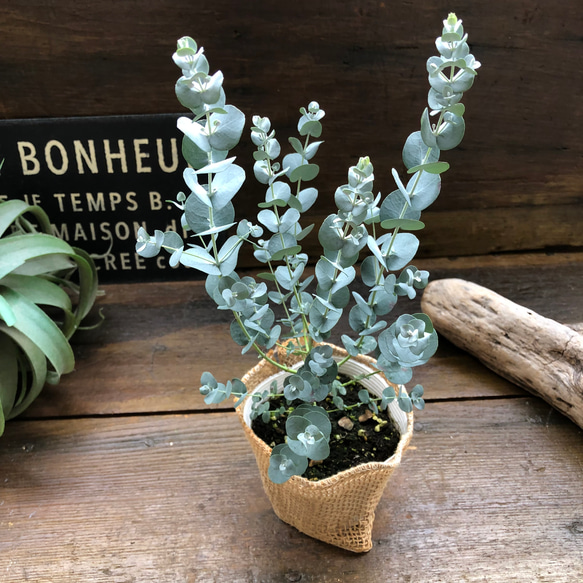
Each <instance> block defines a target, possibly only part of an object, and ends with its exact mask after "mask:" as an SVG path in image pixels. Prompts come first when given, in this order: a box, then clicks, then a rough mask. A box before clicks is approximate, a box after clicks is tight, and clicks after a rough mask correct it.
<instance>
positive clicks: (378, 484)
mask: <svg viewBox="0 0 583 583" xmlns="http://www.w3.org/2000/svg"><path fill="white" fill-rule="evenodd" d="M333 349H334V353H335V354H336V355H338V356H341V357H344V356H346V352H345V351H344V350H343V349H341V348H338V347H337V346H333ZM270 357H271V358H276V359H277V360H278V361H279V362H282V363H285V364H286V365H293V364H295V363H297V362H298V361H299V359H298V358H297V357H295V358H294V357H290V356H288V355H286V354H285V351H284V350H283V349H280V350H279V351H276V352H274V353H273V354H271V355H270ZM355 360H358V361H360V362H362V363H363V364H367V365H369V366H370V365H374V362H375V361H374V360H373V359H372V358H370V357H367V356H359V357H356V359H355ZM278 372H280V371H279V369H277V368H276V367H275V366H273V365H272V364H270V363H269V362H267V361H265V360H262V361H261V362H260V363H259V364H258V365H256V366H255V367H254V368H252V369H251V370H250V371H248V372H247V374H246V375H245V376H244V377H243V379H242V381H243V382H244V383H245V385H246V386H247V389H248V390H249V392H252V391H253V390H254V389H255V387H256V386H257V385H258V384H259V383H260V382H261V381H263V380H265V379H267V378H269V377H270V376H272V375H274V374H276V373H278ZM387 384H390V383H389V382H388V381H387ZM243 408H244V404H241V405H240V406H239V407H237V413H238V416H239V420H240V421H241V425H242V426H243V430H244V432H245V435H246V437H247V439H248V440H249V443H250V444H251V448H252V450H253V453H254V454H255V458H256V460H257V466H258V467H259V472H260V475H261V481H262V483H263V488H264V490H265V493H266V494H267V496H268V498H269V500H270V502H271V505H272V506H273V510H274V512H275V513H276V515H277V516H278V517H279V518H280V519H281V520H283V521H284V522H287V523H288V524H291V525H292V526H294V527H295V528H297V529H298V530H299V531H300V532H303V533H304V534H307V535H309V536H311V537H313V538H315V539H318V540H321V541H324V542H327V543H329V544H332V545H335V546H337V547H340V548H342V549H346V550H349V551H353V552H357V553H360V552H366V551H369V550H370V549H371V548H372V526H373V522H374V517H375V509H376V507H377V505H378V503H379V501H380V499H381V496H382V494H383V490H384V489H385V486H386V484H387V481H388V479H389V478H390V476H391V474H392V473H393V471H394V470H395V468H396V467H397V466H398V465H399V463H400V461H401V456H402V454H403V452H404V451H405V449H406V448H407V446H408V445H409V442H410V440H411V436H412V434H413V414H412V413H409V414H408V415H407V431H406V432H405V433H404V434H402V435H401V439H400V441H399V444H398V446H397V450H396V452H395V454H394V455H393V456H391V457H390V458H389V459H388V460H386V461H384V462H370V463H366V464H361V465H359V466H355V467H353V468H350V469H348V470H345V471H343V472H340V473H338V474H336V475H334V476H331V477H330V478H326V479H324V480H320V481H317V482H311V481H309V480H307V479H306V478H301V477H299V476H293V477H292V478H291V479H290V480H288V481H287V482H285V483H284V484H274V483H273V482H272V481H271V480H270V479H269V477H268V475H267V471H268V468H269V456H270V455H271V448H270V447H269V446H268V445H267V444H266V443H265V442H264V441H263V440H262V439H260V438H259V437H257V436H256V435H255V433H254V432H253V431H252V430H251V428H250V427H249V426H248V425H247V423H246V422H245V420H244V417H243Z"/></svg>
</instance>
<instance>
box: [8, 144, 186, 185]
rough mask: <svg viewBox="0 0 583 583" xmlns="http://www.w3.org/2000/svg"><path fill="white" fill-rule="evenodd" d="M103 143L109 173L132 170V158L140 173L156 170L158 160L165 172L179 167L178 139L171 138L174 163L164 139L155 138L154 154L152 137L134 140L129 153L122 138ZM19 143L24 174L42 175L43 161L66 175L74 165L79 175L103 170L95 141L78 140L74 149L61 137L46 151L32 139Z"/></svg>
mask: <svg viewBox="0 0 583 583" xmlns="http://www.w3.org/2000/svg"><path fill="white" fill-rule="evenodd" d="M100 142H101V144H100V145H102V146H103V149H102V152H103V158H104V160H105V167H106V169H107V173H108V174H113V173H114V172H116V171H118V172H119V171H120V170H121V172H122V173H124V174H126V173H127V172H128V159H129V160H131V161H132V162H135V171H136V172H137V173H139V174H142V173H149V172H152V164H153V163H154V162H155V163H157V165H158V167H159V168H160V170H162V172H167V173H171V172H175V171H176V169H177V168H178V148H177V145H176V138H171V140H170V142H171V152H170V162H168V160H167V159H166V157H165V155H164V147H163V146H164V144H163V141H162V139H161V138H157V139H156V140H155V155H154V156H152V155H151V154H152V153H154V152H152V151H149V150H151V148H152V146H153V145H154V144H151V143H150V139H149V138H136V139H134V140H131V142H132V144H131V146H130V148H129V150H130V151H129V152H128V151H127V149H126V141H125V140H122V139H119V140H117V143H115V140H111V141H110V140H107V139H104V140H101V141H100ZM112 142H113V144H112ZM17 146H18V153H19V156H20V164H21V167H22V174H23V175H25V176H30V175H33V174H38V173H39V172H40V171H41V162H42V161H44V163H45V164H46V167H47V168H48V169H49V171H50V172H52V173H53V174H56V175H57V176H61V175H63V174H65V173H66V172H67V171H69V169H71V170H72V169H73V168H74V167H76V170H77V172H78V173H79V174H85V170H86V169H87V170H88V171H89V172H91V173H92V174H97V173H98V172H99V165H98V162H97V160H98V158H97V151H96V148H95V140H87V141H86V142H85V143H83V142H82V141H81V140H74V141H73V148H72V151H71V149H69V150H68V149H67V148H65V146H64V145H63V143H62V142H60V141H59V140H49V141H48V142H47V143H46V145H45V147H44V151H43V152H42V154H41V153H39V152H37V149H36V146H35V145H34V144H33V143H32V142H24V141H22V142H17ZM132 150H133V151H132ZM114 163H115V165H114ZM132 170H133V169H132Z"/></svg>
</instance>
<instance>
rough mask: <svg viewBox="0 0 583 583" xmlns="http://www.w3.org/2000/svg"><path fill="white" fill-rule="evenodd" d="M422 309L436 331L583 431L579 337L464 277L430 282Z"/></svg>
mask: <svg viewBox="0 0 583 583" xmlns="http://www.w3.org/2000/svg"><path fill="white" fill-rule="evenodd" d="M421 308H422V310H423V312H424V313H426V314H427V315H428V316H429V317H430V318H431V319H432V321H433V324H434V326H435V328H436V330H437V331H438V332H439V333H440V334H442V335H443V336H445V337H446V338H447V339H448V340H450V341H451V342H453V343H454V344H455V345H456V346H459V347H460V348H462V349H463V350H466V351H468V352H469V353H470V354H473V355H474V356H476V357H477V358H478V359H479V360H480V361H481V362H483V363H484V364H485V365H486V366H487V367H488V368H490V369H492V370H493V371H494V372H496V373H497V374H499V375H501V376H503V377H504V378H507V379H509V380H510V381H512V382H513V383H515V384H517V385H519V386H521V387H523V388H525V389H527V390H528V391H530V392H532V393H534V394H535V395H537V396H539V397H542V398H543V399H544V400H545V401H547V402H548V403H550V404H551V405H552V406H553V407H555V408H556V409H558V410H559V411H560V412H561V413H563V414H564V415H566V416H567V417H569V419H571V420H572V421H574V422H575V423H577V425H579V427H583V336H582V335H581V334H579V333H577V332H575V331H574V330H572V329H571V328H568V327H567V326H564V325H562V324H559V323H558V322H556V321H555V320H552V319H550V318H544V317H543V316H541V315H539V314H537V313H536V312H535V311H533V310H532V309H530V308H528V307H526V306H520V305H518V304H516V303H514V302H511V301H510V300H508V299H507V298H504V297H503V296H501V295H499V294H497V293H494V292H493V291H492V290H490V289H488V288H485V287H483V286H480V285H476V284H474V283H471V282H468V281H465V280H463V279H440V280H437V281H433V282H431V283H430V284H429V285H428V286H427V289H426V290H425V293H424V294H423V299H422V301H421Z"/></svg>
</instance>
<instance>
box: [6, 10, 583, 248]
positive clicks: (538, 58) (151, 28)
mask: <svg viewBox="0 0 583 583" xmlns="http://www.w3.org/2000/svg"><path fill="white" fill-rule="evenodd" d="M452 10H453V11H455V12H456V13H457V14H458V16H459V17H461V18H462V19H463V20H464V24H465V26H466V30H467V31H468V32H469V35H470V44H471V47H472V51H473V53H474V54H475V55H476V57H477V58H478V59H479V60H480V61H481V62H482V65H483V66H482V69H481V70H480V75H479V77H478V79H477V81H476V84H475V85H474V88H473V89H472V90H471V91H470V92H469V93H468V94H467V97H466V99H465V103H466V106H467V114H466V121H467V133H466V138H465V140H464V142H463V144H462V147H461V148H459V149H458V150H455V151H453V152H450V153H445V155H444V156H443V159H446V160H448V161H449V162H450V163H451V165H452V169H451V170H450V171H449V172H448V173H447V174H445V175H444V184H443V189H442V195H441V197H440V199H439V200H438V201H437V202H436V203H435V204H434V205H433V206H432V207H431V209H430V210H428V211H427V212H426V213H425V214H424V217H425V221H426V224H427V228H426V230H425V231H424V232H423V234H422V246H421V254H422V255H426V256H428V255H429V256H436V255H440V256H444V255H473V254H487V253H491V252H506V251H526V250H557V249H563V250H564V249H566V248H569V249H571V250H573V249H575V248H577V247H582V246H583V229H581V219H582V218H583V188H582V187H583V172H582V170H583V164H582V158H583V156H582V147H581V135H582V133H583V70H582V69H583V66H582V63H583V10H582V8H581V5H580V1H579V0H561V1H560V2H551V1H542V2H541V1H538V0H504V1H501V0H490V1H488V2H485V1H484V0H466V1H463V2H462V1H459V0H452V1H450V2H445V1H443V0H432V1H410V0H385V1H384V2H380V1H374V2H373V1H369V0H351V1H345V0H323V1H317V0H295V1H293V2H282V1H281V0H271V1H255V0H246V1H242V0H214V1H213V2H210V1H207V0H188V1H186V0H174V1H172V2H170V1H167V0H145V1H139V0H127V1H125V0H124V1H119V0H99V1H97V2H95V1H89V0H34V1H31V0H26V1H25V0H11V1H10V2H3V3H2V5H1V7H0V39H1V47H2V49H1V51H0V79H1V83H2V90H1V91H2V96H1V99H0V117H3V118H25V117H53V116H86V115H109V114H141V113H158V112H160V113H161V112H176V111H180V110H181V106H180V105H179V104H178V102H177V101H176V99H175V96H174V89H173V87H174V82H175V79H176V78H177V76H178V74H179V71H178V69H177V68H176V67H175V65H174V64H173V63H172V61H171V55H172V53H173V51H174V48H175V42H176V39H177V38H179V37H180V36H183V35H186V34H188V35H190V36H193V37H194V38H196V39H197V41H198V42H199V44H201V45H203V46H204V47H205V49H206V53H207V56H208V58H209V60H210V63H211V69H212V71H214V70H216V69H221V70H222V71H223V72H224V74H225V77H226V82H225V88H226V91H227V97H228V102H230V103H233V104H235V105H237V106H238V107H239V108H240V109H242V110H243V111H244V112H245V113H246V114H247V115H248V119H249V121H250V116H251V115H253V114H254V113H260V114H262V115H267V116H269V117H270V118H271V119H272V122H273V125H274V127H275V128H276V129H277V131H278V136H279V137H280V138H283V139H282V142H284V141H285V140H286V137H287V135H290V133H292V134H293V132H294V131H295V123H296V121H297V117H298V113H297V112H298V108H299V107H300V106H301V105H307V103H308V102H309V101H311V100H313V99H315V100H317V101H319V102H320V104H321V106H322V107H323V108H324V109H325V110H326V112H327V116H326V118H325V120H324V121H325V129H324V135H323V138H324V139H325V140H326V144H325V145H324V146H323V147H322V148H321V154H320V155H319V156H318V160H317V162H318V163H319V164H320V165H321V168H322V171H321V174H320V177H319V179H318V186H319V188H320V193H321V200H322V201H323V204H322V205H321V206H320V208H319V209H318V211H317V213H318V214H319V215H321V216H325V215H326V214H328V213H329V212H330V211H331V209H332V204H333V201H332V195H333V192H334V190H335V188H336V186H337V185H339V184H343V183H344V182H345V180H346V170H347V168H348V166H349V165H351V164H353V163H355V162H356V161H357V159H358V157H359V156H361V155H366V154H367V155H370V156H371V159H372V160H373V162H374V164H375V168H376V172H375V174H376V176H377V182H376V184H377V188H378V189H380V190H382V191H383V193H385V194H387V193H388V192H390V191H391V190H393V185H392V181H391V179H390V170H391V167H392V166H396V167H398V168H400V150H401V147H402V144H403V142H404V140H405V139H406V137H407V135H408V134H409V133H410V132H411V131H414V130H416V129H417V128H418V123H419V117H420V114H421V112H422V110H423V108H424V107H425V104H426V94H427V89H428V84H427V80H426V71H425V61H426V59H427V57H429V56H430V55H432V54H434V45H433V39H434V38H435V36H437V35H438V34H439V33H440V30H441V20H442V19H443V18H445V17H446V16H447V13H448V12H449V11H452ZM237 154H238V156H239V159H240V160H242V159H243V158H247V159H249V158H250V155H251V148H250V147H249V146H246V147H245V146H241V147H240V148H239V150H238V152H237ZM248 167H249V168H250V164H248ZM262 195H263V188H256V187H255V186H253V185H252V184H251V186H249V187H247V189H246V191H245V192H244V193H242V194H241V195H240V203H239V204H240V205H241V204H243V205H251V204H252V202H253V201H256V200H257V198H259V197H262ZM315 218H318V217H315Z"/></svg>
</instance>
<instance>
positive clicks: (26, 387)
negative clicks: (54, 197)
mask: <svg viewBox="0 0 583 583" xmlns="http://www.w3.org/2000/svg"><path fill="white" fill-rule="evenodd" d="M96 295H97V269H96V267H95V263H94V262H93V259H92V258H91V257H90V256H89V255H88V254H87V252H85V251H83V250H82V249H78V248H76V247H71V246H70V245H69V244H68V243H66V242H65V241H63V240H61V239H59V238H58V237H55V236H54V235H52V230H51V224H50V221H49V218H48V216H47V214H46V213H45V211H44V210H43V209H42V208H41V207H39V206H30V205H28V204H27V203H25V202H24V201H22V200H7V201H5V202H2V203H0V435H2V433H3V432H4V426H5V421H6V420H8V419H11V418H13V417H16V416H17V415H19V414H20V413H22V412H23V411H24V410H25V409H26V408H27V407H29V406H30V404H31V403H32V402H33V401H34V400H35V399H36V397H37V396H38V395H39V393H40V392H41V390H42V388H43V386H44V385H45V383H47V382H48V383H51V384H56V383H58V382H59V379H60V378H61V375H63V374H65V373H69V372H71V371H72V370H73V367H74V365H75V357H74V354H73V350H72V348H71V345H70V344H69V339H70V338H71V336H72V335H73V334H74V332H75V331H76V330H77V329H78V328H79V326H80V324H81V321H82V320H83V319H84V318H85V316H86V315H87V314H88V313H89V311H90V310H91V307H92V306H93V303H94V301H95V297H96Z"/></svg>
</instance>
